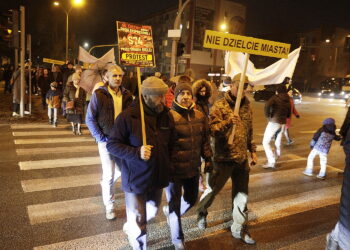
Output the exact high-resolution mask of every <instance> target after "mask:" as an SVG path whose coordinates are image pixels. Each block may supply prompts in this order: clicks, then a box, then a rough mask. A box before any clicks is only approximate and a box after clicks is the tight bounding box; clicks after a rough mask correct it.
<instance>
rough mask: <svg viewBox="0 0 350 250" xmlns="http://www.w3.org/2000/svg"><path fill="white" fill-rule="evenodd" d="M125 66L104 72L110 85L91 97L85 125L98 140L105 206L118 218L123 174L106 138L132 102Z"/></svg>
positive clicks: (109, 215)
mask: <svg viewBox="0 0 350 250" xmlns="http://www.w3.org/2000/svg"><path fill="white" fill-rule="evenodd" d="M123 74H124V72H123V70H122V69H121V68H120V67H119V66H117V65H110V66H109V67H108V70H107V73H106V75H105V77H106V79H107V86H106V87H100V88H99V89H97V90H96V91H95V92H94V94H93V95H92V97H91V100H90V104H89V107H88V111H87V114H86V119H85V120H86V125H87V126H88V128H89V130H90V132H91V135H92V136H93V137H94V138H95V139H96V141H97V143H98V150H99V153H100V158H101V163H102V180H101V186H102V198H103V203H104V205H105V207H106V218H107V219H109V220H112V219H114V218H115V212H114V201H115V198H114V188H115V187H114V184H115V182H116V181H117V179H118V178H119V176H120V169H119V167H118V165H117V164H116V163H115V161H114V158H113V157H112V156H111V155H110V154H109V152H108V151H107V148H106V145H107V138H108V135H109V134H110V130H111V128H112V127H113V124H114V121H115V118H116V117H117V116H118V115H119V113H121V111H122V110H124V109H126V108H127V107H128V106H129V105H130V104H131V102H132V96H131V94H130V92H129V91H128V90H126V89H124V88H123V87H121V82H122V78H123Z"/></svg>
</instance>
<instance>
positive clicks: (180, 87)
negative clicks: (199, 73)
mask: <svg viewBox="0 0 350 250" xmlns="http://www.w3.org/2000/svg"><path fill="white" fill-rule="evenodd" d="M183 90H188V91H190V93H191V95H192V96H193V93H192V87H191V85H190V84H188V83H179V84H178V85H177V86H176V88H175V91H174V96H175V100H176V98H177V96H178V95H179V94H180V93H181V91H183Z"/></svg>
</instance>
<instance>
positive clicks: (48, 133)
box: [12, 129, 89, 137]
mask: <svg viewBox="0 0 350 250" xmlns="http://www.w3.org/2000/svg"><path fill="white" fill-rule="evenodd" d="M84 134H89V132H88V131H86V132H85V131H84ZM12 135H13V136H15V137H20V136H42V135H45V136H53V135H72V131H71V130H56V129H55V130H51V131H50V130H45V131H17V132H12Z"/></svg>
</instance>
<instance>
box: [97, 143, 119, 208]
mask: <svg viewBox="0 0 350 250" xmlns="http://www.w3.org/2000/svg"><path fill="white" fill-rule="evenodd" d="M106 145H107V143H106V142H99V143H98V152H99V153H100V158H101V163H102V180H101V187H102V198H103V204H104V205H105V207H106V210H112V209H114V201H115V198H114V189H115V187H114V184H115V183H116V181H117V180H118V178H119V177H120V175H121V173H120V169H119V167H118V165H117V164H116V163H115V161H114V159H113V157H112V155H111V154H110V153H109V152H108V150H107V147H106Z"/></svg>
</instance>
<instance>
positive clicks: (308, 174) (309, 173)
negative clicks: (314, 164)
mask: <svg viewBox="0 0 350 250" xmlns="http://www.w3.org/2000/svg"><path fill="white" fill-rule="evenodd" d="M303 174H304V175H307V176H313V174H312V172H310V171H307V170H304V171H303Z"/></svg>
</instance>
